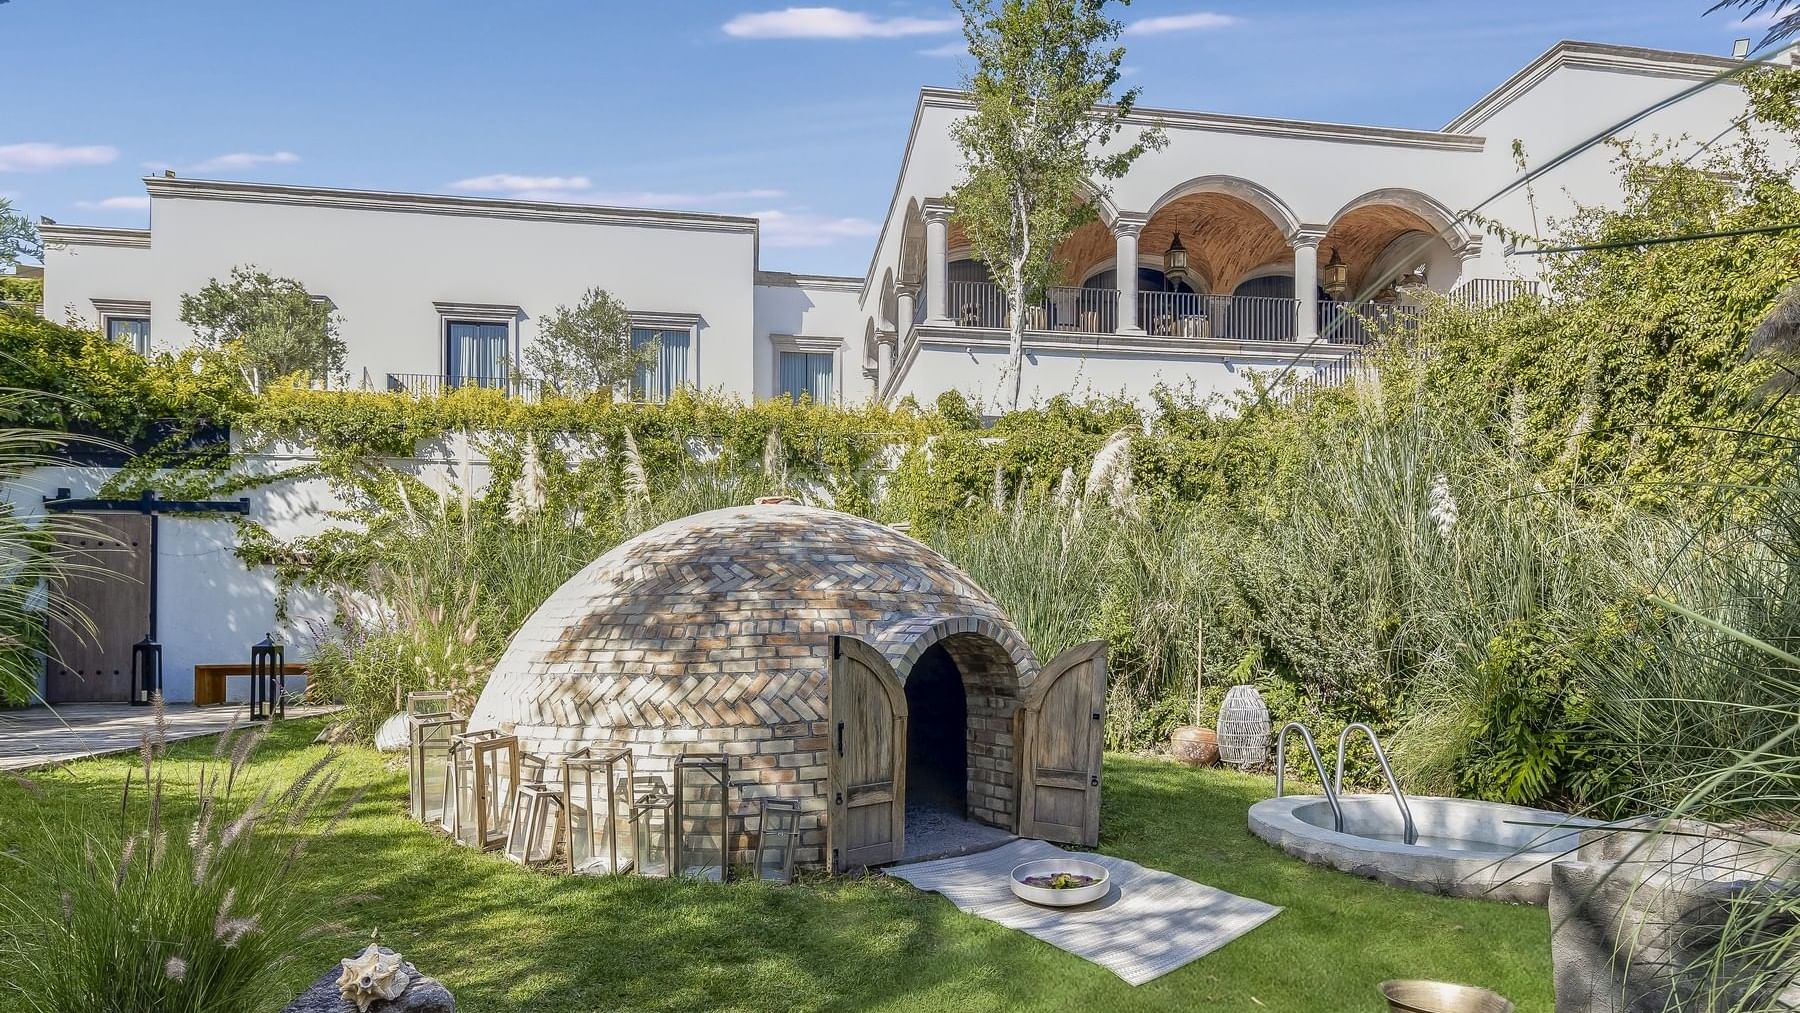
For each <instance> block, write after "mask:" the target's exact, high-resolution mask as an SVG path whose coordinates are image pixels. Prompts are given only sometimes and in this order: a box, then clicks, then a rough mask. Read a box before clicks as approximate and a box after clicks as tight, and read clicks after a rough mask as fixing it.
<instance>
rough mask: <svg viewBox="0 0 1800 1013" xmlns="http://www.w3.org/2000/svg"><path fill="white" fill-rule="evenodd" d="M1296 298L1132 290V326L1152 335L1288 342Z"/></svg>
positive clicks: (1291, 330)
mask: <svg viewBox="0 0 1800 1013" xmlns="http://www.w3.org/2000/svg"><path fill="white" fill-rule="evenodd" d="M1299 309H1300V301H1299V300H1298V299H1283V298H1280V297H1278V296H1265V295H1196V294H1194V293H1192V292H1144V293H1141V294H1139V295H1138V326H1139V327H1142V328H1143V329H1144V330H1145V331H1146V332H1148V333H1149V334H1151V335H1153V336H1155V337H1168V338H1223V339H1226V340H1230V341H1292V340H1294V334H1295V320H1296V318H1297V317H1298V316H1299Z"/></svg>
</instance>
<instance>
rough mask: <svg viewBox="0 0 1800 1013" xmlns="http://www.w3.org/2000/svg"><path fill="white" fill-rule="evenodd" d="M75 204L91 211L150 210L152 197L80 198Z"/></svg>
mask: <svg viewBox="0 0 1800 1013" xmlns="http://www.w3.org/2000/svg"><path fill="white" fill-rule="evenodd" d="M75 206H76V207H78V208H87V209H88V210H90V211H148V210H150V198H149V197H103V198H101V199H100V200H78V201H76V202H75Z"/></svg>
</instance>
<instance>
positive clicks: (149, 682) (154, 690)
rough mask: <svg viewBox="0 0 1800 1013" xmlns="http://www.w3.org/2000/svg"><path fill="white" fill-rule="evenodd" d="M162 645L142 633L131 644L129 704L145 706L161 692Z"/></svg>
mask: <svg viewBox="0 0 1800 1013" xmlns="http://www.w3.org/2000/svg"><path fill="white" fill-rule="evenodd" d="M162 675H163V669H162V645H161V644H159V643H157V642H156V641H154V640H152V639H150V634H148V633H146V634H144V639H142V640H140V641H138V642H137V643H135V644H132V645H131V705H132V706H133V707H145V706H148V705H149V704H150V702H151V701H152V700H153V699H155V697H156V695H157V694H159V693H161V692H162V688H163V680H162Z"/></svg>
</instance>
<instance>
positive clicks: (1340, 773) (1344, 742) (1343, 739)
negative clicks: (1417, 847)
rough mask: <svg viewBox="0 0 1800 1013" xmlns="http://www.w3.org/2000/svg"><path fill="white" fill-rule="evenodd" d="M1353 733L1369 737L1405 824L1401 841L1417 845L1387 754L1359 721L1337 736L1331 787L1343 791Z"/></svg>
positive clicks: (1416, 834)
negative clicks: (1345, 757) (1346, 757)
mask: <svg viewBox="0 0 1800 1013" xmlns="http://www.w3.org/2000/svg"><path fill="white" fill-rule="evenodd" d="M1354 731H1361V732H1362V733H1363V734H1364V735H1367V736H1368V737H1369V745H1371V746H1373V747H1375V762H1376V763H1379V764H1381V776H1382V777H1385V778H1387V785H1388V790H1389V791H1391V792H1393V793H1394V801H1395V802H1396V803H1398V804H1399V806H1400V818H1401V819H1402V820H1403V821H1404V822H1405V824H1406V826H1405V836H1404V837H1403V840H1405V841H1406V843H1408V844H1417V843H1419V830H1418V827H1416V826H1415V825H1414V824H1413V815H1412V807H1411V806H1409V805H1407V804H1406V793H1405V792H1403V791H1401V790H1400V782H1399V780H1398V779H1396V778H1395V777H1394V768H1392V767H1390V766H1388V760H1387V753H1385V752H1382V749H1381V740H1380V739H1378V738H1376V737H1375V729H1373V728H1370V727H1369V726H1368V725H1366V724H1363V723H1362V722H1361V721H1356V722H1352V723H1351V724H1347V725H1345V726H1344V730H1343V731H1342V732H1341V733H1339V734H1338V751H1337V777H1335V778H1333V779H1332V787H1333V788H1334V789H1335V790H1336V791H1338V792H1339V793H1341V792H1343V790H1344V748H1345V747H1346V746H1348V745H1349V744H1350V733H1351V732H1354ZM1276 778H1277V787H1276V790H1275V793H1276V794H1277V795H1279V794H1281V789H1280V787H1279V783H1280V775H1279V774H1278V775H1276ZM1339 829H1340V830H1341V829H1343V828H1342V827H1340V828H1339Z"/></svg>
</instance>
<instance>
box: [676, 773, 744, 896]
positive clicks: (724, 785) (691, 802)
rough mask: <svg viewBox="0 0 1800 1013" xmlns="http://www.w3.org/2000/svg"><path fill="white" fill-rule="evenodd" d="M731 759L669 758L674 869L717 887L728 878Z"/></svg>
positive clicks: (683, 874) (729, 874) (729, 866)
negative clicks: (672, 784)
mask: <svg viewBox="0 0 1800 1013" xmlns="http://www.w3.org/2000/svg"><path fill="white" fill-rule="evenodd" d="M730 816H731V758H730V757H729V756H727V755H725V754H724V753H700V752H693V753H683V754H682V755H681V756H679V757H677V758H676V760H675V817H676V823H677V833H676V840H675V869H676V872H677V874H678V875H682V876H690V877H693V878H695V879H710V880H712V881H713V882H715V883H723V882H725V880H726V879H728V878H730V876H731V827H730V824H731V819H730Z"/></svg>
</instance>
